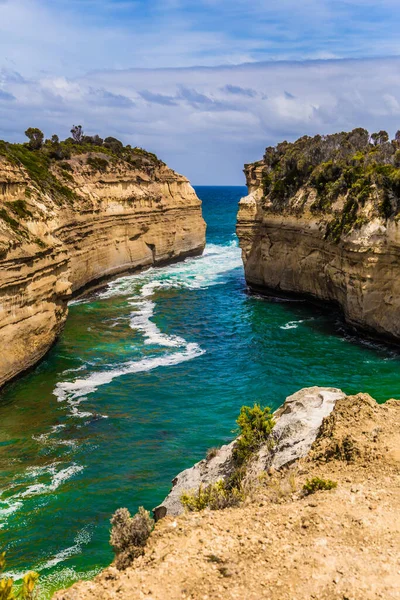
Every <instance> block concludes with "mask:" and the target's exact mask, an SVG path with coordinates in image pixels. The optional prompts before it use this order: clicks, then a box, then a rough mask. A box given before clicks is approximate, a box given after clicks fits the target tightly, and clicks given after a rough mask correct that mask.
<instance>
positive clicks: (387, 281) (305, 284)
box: [237, 136, 400, 342]
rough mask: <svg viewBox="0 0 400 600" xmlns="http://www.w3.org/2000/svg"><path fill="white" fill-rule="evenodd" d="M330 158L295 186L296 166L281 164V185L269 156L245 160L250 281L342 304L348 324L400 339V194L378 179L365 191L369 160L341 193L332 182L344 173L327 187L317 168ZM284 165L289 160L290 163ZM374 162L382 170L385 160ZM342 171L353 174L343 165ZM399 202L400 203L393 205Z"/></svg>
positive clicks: (263, 288) (242, 217) (241, 230)
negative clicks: (293, 172)
mask: <svg viewBox="0 0 400 600" xmlns="http://www.w3.org/2000/svg"><path fill="white" fill-rule="evenodd" d="M328 137H329V136H328ZM332 137H333V136H332ZM294 146H295V145H294ZM375 151H376V150H375ZM282 152H283V151H282ZM354 152H356V151H355V150H353V153H354ZM372 152H373V150H372V151H371V153H372ZM289 158H290V157H288V158H287V161H289ZM277 160H281V161H282V160H283V159H277ZM350 160H351V159H349V161H350ZM371 160H372V159H371ZM382 160H383V159H382ZM333 162H334V161H333ZM297 164H300V161H299V160H298V163H297ZM325 165H328V166H331V165H332V160H331V161H327V162H325V163H322V165H317V167H315V171H316V174H315V175H314V179H312V178H311V180H310V179H308V180H304V181H302V182H301V183H300V184H299V185H298V186H297V187H296V186H293V189H292V188H291V187H290V183H289V182H290V181H291V179H290V177H289V175H290V173H289V175H287V176H286V178H284V177H282V178H281V179H280V180H279V179H278V175H277V173H278V170H277V167H274V168H275V173H274V174H273V176H275V177H276V180H275V182H276V183H275V186H272V187H271V186H269V181H270V180H269V179H268V178H269V177H270V172H271V169H272V168H271V167H270V166H269V164H268V156H267V157H266V158H264V159H263V160H262V161H259V162H258V163H254V164H251V165H246V168H245V174H246V179H247V186H248V191H249V194H248V196H246V197H245V198H243V199H242V200H241V202H240V204H239V212H238V217H237V234H238V237H239V243H240V247H241V249H242V257H243V263H244V268H245V277H246V281H247V283H248V285H249V287H250V288H251V289H253V290H254V291H257V292H261V293H265V294H275V295H277V294H278V295H279V294H282V295H287V294H289V295H290V294H295V295H296V296H303V297H305V298H310V299H318V300H321V301H324V302H325V301H326V302H330V303H333V304H335V305H337V306H338V307H340V309H341V310H342V312H343V313H344V316H345V319H346V321H347V323H348V324H350V325H352V326H354V327H356V328H359V329H360V330H363V331H364V332H367V333H371V334H374V335H378V336H382V337H384V338H385V339H389V338H391V339H392V340H393V341H396V342H399V341H400V318H399V316H400V221H399V217H398V215H399V213H398V212H397V210H398V209H397V196H396V195H395V194H394V193H393V192H392V191H391V190H389V191H388V190H387V189H386V188H384V187H383V184H382V186H381V184H380V183H379V181H380V180H378V179H377V181H378V183H376V182H373V183H368V186H369V187H368V188H367V187H365V188H363V191H362V193H361V192H358V190H359V189H361V185H362V184H361V183H360V184H359V183H358V182H359V181H362V182H363V184H364V182H365V180H364V179H361V177H364V176H365V178H368V177H370V175H369V174H368V173H369V171H368V169H364V168H363V167H357V170H358V171H357V173H356V175H354V177H360V179H358V180H356V183H353V184H352V185H351V186H350V184H348V186H349V187H348V188H346V187H345V186H346V183H344V185H343V188H340V186H337V188H336V190H340V191H339V192H337V195H333V192H332V191H331V190H332V189H335V188H334V186H335V184H336V183H341V180H340V179H339V175H338V176H337V180H335V179H334V177H332V181H330V182H329V184H327V185H326V186H325V188H324V192H323V194H325V195H323V194H322V192H321V189H322V188H321V186H322V183H321V182H320V181H321V177H320V179H318V175H319V174H320V171H318V169H319V170H321V169H322V168H325V169H327V168H328V167H326V166H325ZM278 167H279V164H278ZM284 167H285V168H288V167H287V163H286V165H284ZM312 168H313V167H312V166H311V167H310V169H312ZM347 168H349V167H347ZM374 168H376V169H377V170H378V169H379V165H378V166H377V167H376V166H374ZM354 169H356V167H354ZM371 169H372V167H371ZM384 169H386V170H388V169H392V171H393V177H397V173H398V169H395V167H391V166H390V165H381V170H382V172H383V171H384ZM339 172H340V169H339ZM343 172H345V175H346V171H345V169H344V168H343ZM384 172H385V173H386V171H384ZM388 172H389V171H388ZM360 173H361V175H360ZM368 181H369V180H368ZM374 181H375V180H374ZM385 182H386V180H384V183H385ZM323 183H324V182H323ZM278 184H279V185H280V186H281V187H279V186H278ZM329 185H330V186H331V187H330V188H329V187H328V186H329ZM357 185H360V187H359V188H357ZM285 186H286V187H285ZM326 189H327V190H328V191H326ZM395 189H397V188H395ZM355 190H356V191H357V192H358V193H359V196H358V197H356V196H355V193H356V191H355ZM365 190H367V191H365ZM278 192H279V193H278ZM332 195H333V197H332ZM385 203H386V204H385ZM392 205H396V208H393V211H392V209H391V206H392ZM388 206H389V208H388ZM385 207H386V208H385ZM384 209H385V210H386V215H385V214H384V212H385V211H384ZM391 211H392V212H391Z"/></svg>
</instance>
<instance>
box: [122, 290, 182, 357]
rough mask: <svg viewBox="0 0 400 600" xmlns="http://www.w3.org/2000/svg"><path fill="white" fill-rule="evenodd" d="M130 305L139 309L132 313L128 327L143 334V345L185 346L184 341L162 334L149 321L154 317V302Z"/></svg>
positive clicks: (175, 336)
mask: <svg viewBox="0 0 400 600" xmlns="http://www.w3.org/2000/svg"><path fill="white" fill-rule="evenodd" d="M144 287H146V286H144ZM152 293H153V292H152ZM130 305H131V306H136V307H137V308H138V309H139V310H138V311H137V312H135V313H132V315H133V316H132V318H131V322H130V326H131V328H132V329H135V330H138V331H141V332H142V333H143V337H144V342H145V344H154V345H158V346H167V347H170V348H180V347H182V346H185V345H186V340H184V339H183V338H181V337H179V336H177V335H167V334H165V333H162V332H161V331H160V330H159V329H158V327H157V325H156V324H155V323H153V321H151V320H150V319H151V318H152V317H153V315H154V308H155V304H154V302H150V301H147V300H145V301H142V302H131V303H130Z"/></svg>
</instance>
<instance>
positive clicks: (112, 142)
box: [104, 137, 124, 154]
mask: <svg viewBox="0 0 400 600" xmlns="http://www.w3.org/2000/svg"><path fill="white" fill-rule="evenodd" d="M104 146H105V147H106V148H109V149H110V150H111V151H112V152H114V154H121V152H122V150H123V148H124V145H123V143H122V142H120V141H119V140H117V138H115V137H106V139H105V140H104Z"/></svg>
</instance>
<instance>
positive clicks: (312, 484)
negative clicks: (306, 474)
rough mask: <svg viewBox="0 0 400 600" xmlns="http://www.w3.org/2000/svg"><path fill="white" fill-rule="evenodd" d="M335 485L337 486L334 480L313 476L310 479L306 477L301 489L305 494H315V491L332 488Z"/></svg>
mask: <svg viewBox="0 0 400 600" xmlns="http://www.w3.org/2000/svg"><path fill="white" fill-rule="evenodd" d="M335 487H337V483H336V481H331V480H330V479H322V478H321V477H313V478H312V479H307V481H306V483H305V484H304V486H303V491H304V493H305V494H306V495H309V494H315V492H318V491H320V490H333V489H334V488H335Z"/></svg>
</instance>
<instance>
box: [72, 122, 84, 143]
mask: <svg viewBox="0 0 400 600" xmlns="http://www.w3.org/2000/svg"><path fill="white" fill-rule="evenodd" d="M71 134H72V138H73V140H74V142H76V143H77V144H80V143H81V142H82V140H83V137H84V133H83V128H82V125H73V126H72V129H71Z"/></svg>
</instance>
